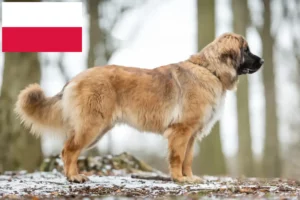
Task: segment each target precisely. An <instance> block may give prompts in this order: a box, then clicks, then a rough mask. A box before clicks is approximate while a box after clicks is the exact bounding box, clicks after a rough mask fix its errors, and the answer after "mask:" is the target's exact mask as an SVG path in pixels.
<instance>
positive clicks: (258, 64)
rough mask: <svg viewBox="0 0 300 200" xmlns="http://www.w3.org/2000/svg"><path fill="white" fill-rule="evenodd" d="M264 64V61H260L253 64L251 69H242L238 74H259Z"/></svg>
mask: <svg viewBox="0 0 300 200" xmlns="http://www.w3.org/2000/svg"><path fill="white" fill-rule="evenodd" d="M263 64H264V60H263V59H260V60H258V61H257V62H255V63H253V64H252V65H251V66H250V67H241V68H240V69H239V70H238V74H239V75H242V74H253V73H255V72H257V71H258V70H259V69H260V68H261V66H262V65H263Z"/></svg>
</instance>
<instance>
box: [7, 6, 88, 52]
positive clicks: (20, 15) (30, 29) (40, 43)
mask: <svg viewBox="0 0 300 200" xmlns="http://www.w3.org/2000/svg"><path fill="white" fill-rule="evenodd" d="M82 23H83V13H82V2H3V3H2V52H81V51H82Z"/></svg>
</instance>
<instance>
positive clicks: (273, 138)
mask: <svg viewBox="0 0 300 200" xmlns="http://www.w3.org/2000/svg"><path fill="white" fill-rule="evenodd" d="M263 4H264V14H263V15H264V16H263V18H264V25H263V28H262V31H260V34H261V38H262V43H263V58H264V59H265V64H264V67H263V69H262V70H263V80H264V87H265V89H264V93H265V98H266V104H265V105H266V116H265V117H266V120H265V127H266V131H265V133H266V137H265V143H264V152H263V163H262V164H263V176H265V177H278V176H280V175H281V159H280V146H279V139H278V127H277V124H278V123H277V122H278V119H277V112H276V111H277V107H276V94H275V92H276V91H275V79H274V61H273V46H274V38H273V35H272V34H271V8H270V7H271V5H270V4H271V0H263Z"/></svg>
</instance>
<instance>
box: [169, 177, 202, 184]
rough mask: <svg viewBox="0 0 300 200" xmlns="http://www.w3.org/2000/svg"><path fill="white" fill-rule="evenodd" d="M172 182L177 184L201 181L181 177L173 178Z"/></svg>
mask: <svg viewBox="0 0 300 200" xmlns="http://www.w3.org/2000/svg"><path fill="white" fill-rule="evenodd" d="M173 180H174V181H175V182H177V183H192V184H196V183H201V182H203V180H202V179H201V178H200V177H198V176H182V177H178V178H173Z"/></svg>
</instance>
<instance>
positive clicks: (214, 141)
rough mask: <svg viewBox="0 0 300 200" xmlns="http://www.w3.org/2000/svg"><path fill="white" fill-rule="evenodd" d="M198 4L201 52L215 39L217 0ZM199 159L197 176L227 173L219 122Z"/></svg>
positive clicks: (199, 0) (202, 146)
mask: <svg viewBox="0 0 300 200" xmlns="http://www.w3.org/2000/svg"><path fill="white" fill-rule="evenodd" d="M197 4H198V5H197V8H198V12H197V13H198V50H199V51H200V50H201V49H202V48H203V47H204V46H206V45H207V44H208V43H210V42H211V41H213V40H214V39H215V0H198V1H197ZM198 159H199V160H198ZM198 159H197V158H196V159H195V162H194V168H195V173H196V174H210V175H216V174H225V173H226V164H225V159H224V154H223V151H222V145H221V138H220V124H219V122H218V123H216V125H215V126H214V128H213V129H212V131H211V133H210V134H209V135H208V136H207V137H206V138H204V139H203V141H202V142H201V143H200V157H199V158H198ZM199 163H200V165H199V166H198V164H199Z"/></svg>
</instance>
